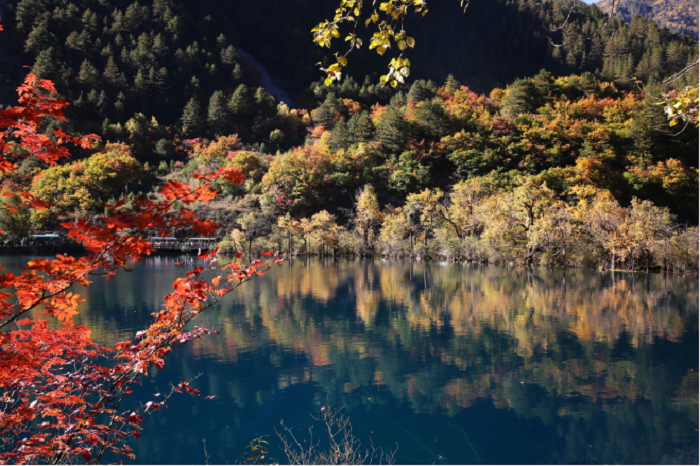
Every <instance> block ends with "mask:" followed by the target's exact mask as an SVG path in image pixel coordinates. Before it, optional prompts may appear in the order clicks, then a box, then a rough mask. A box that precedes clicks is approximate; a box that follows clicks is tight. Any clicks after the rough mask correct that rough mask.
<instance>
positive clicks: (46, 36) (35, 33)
mask: <svg viewBox="0 0 700 466" xmlns="http://www.w3.org/2000/svg"><path fill="white" fill-rule="evenodd" d="M54 44H56V36H54V35H53V34H52V33H51V32H49V22H48V21H47V20H46V19H43V20H41V21H39V22H38V23H37V24H36V26H34V28H33V29H32V31H31V32H30V33H29V37H27V41H26V42H25V44H24V51H25V52H30V53H37V54H38V53H40V52H41V51H42V50H45V49H47V48H49V47H51V46H53V45H54Z"/></svg>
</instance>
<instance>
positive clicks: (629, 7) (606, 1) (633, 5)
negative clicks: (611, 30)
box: [596, 0, 698, 40]
mask: <svg viewBox="0 0 700 466" xmlns="http://www.w3.org/2000/svg"><path fill="white" fill-rule="evenodd" d="M596 5H597V6H598V7H599V8H600V9H602V10H603V11H604V12H606V13H607V12H609V11H610V6H611V5H612V0H601V1H600V2H598V3H596ZM634 15H639V16H644V17H645V18H651V19H653V20H654V21H656V23H657V24H658V25H659V26H661V27H667V28H668V29H669V30H671V31H673V32H678V33H681V34H687V35H689V36H691V37H693V38H694V39H695V40H698V2H697V0H616V1H615V17H616V18H619V19H621V20H623V21H624V22H626V23H630V22H631V21H632V18H633V17H634Z"/></svg>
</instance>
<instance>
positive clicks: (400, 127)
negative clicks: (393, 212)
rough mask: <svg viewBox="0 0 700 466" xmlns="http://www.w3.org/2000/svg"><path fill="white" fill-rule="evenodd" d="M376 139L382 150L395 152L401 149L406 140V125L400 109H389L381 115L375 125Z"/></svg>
mask: <svg viewBox="0 0 700 466" xmlns="http://www.w3.org/2000/svg"><path fill="white" fill-rule="evenodd" d="M376 139H377V141H379V142H380V143H381V147H382V150H383V151H384V152H387V153H393V154H397V153H400V152H402V151H403V148H404V146H405V145H406V142H407V141H408V125H407V124H406V119H405V118H404V116H403V113H402V112H401V111H400V110H396V109H390V110H389V111H387V112H386V113H385V114H384V115H383V116H382V119H381V120H380V121H379V124H378V125H377V137H376Z"/></svg>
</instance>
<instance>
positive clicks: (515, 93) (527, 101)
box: [501, 79, 537, 117]
mask: <svg viewBox="0 0 700 466" xmlns="http://www.w3.org/2000/svg"><path fill="white" fill-rule="evenodd" d="M536 95H537V88H536V87H535V85H534V83H533V82H532V80H530V79H518V80H516V81H515V82H514V83H513V85H512V86H510V87H509V88H508V92H507V93H506V96H505V98H504V99H503V103H502V106H501V108H502V111H503V113H504V115H506V116H510V117H513V116H517V115H521V114H523V113H534V112H535V110H537V97H536Z"/></svg>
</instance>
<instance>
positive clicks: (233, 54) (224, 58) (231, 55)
mask: <svg viewBox="0 0 700 466" xmlns="http://www.w3.org/2000/svg"><path fill="white" fill-rule="evenodd" d="M237 60H238V52H237V51H236V49H235V47H234V46H233V45H229V46H228V47H226V48H224V49H222V50H221V63H223V64H224V65H227V66H234V65H235V64H236V61H237Z"/></svg>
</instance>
